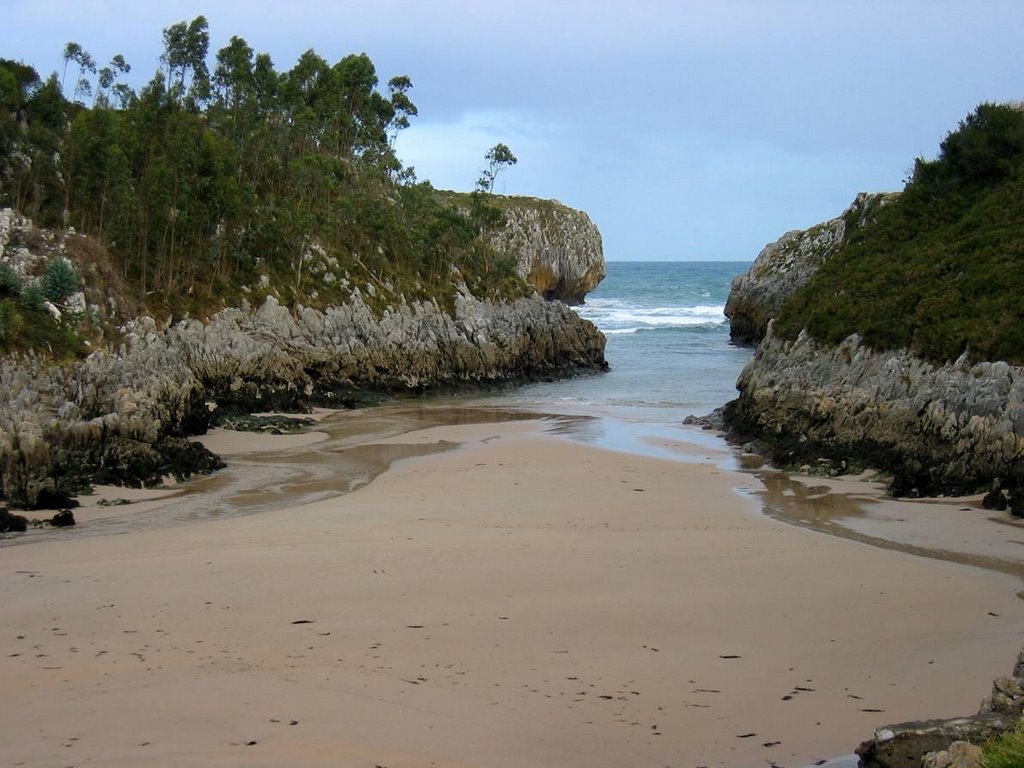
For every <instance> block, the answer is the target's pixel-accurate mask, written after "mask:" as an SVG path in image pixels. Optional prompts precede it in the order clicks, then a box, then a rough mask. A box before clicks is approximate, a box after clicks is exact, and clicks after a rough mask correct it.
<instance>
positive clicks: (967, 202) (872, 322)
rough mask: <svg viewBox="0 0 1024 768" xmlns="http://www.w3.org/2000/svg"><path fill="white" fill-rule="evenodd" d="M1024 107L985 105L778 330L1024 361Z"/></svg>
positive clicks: (939, 354)
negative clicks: (1022, 278)
mask: <svg viewBox="0 0 1024 768" xmlns="http://www.w3.org/2000/svg"><path fill="white" fill-rule="evenodd" d="M1022 274H1024V111H1021V110H1020V109H1017V108H1015V107H1008V106H994V105H982V106H980V107H978V109H977V111H976V112H975V113H974V114H973V115H971V116H969V117H968V118H967V119H966V120H964V121H963V122H962V123H961V124H960V127H959V129H958V130H957V131H954V132H953V133H951V134H950V135H949V136H948V137H947V138H946V140H945V141H943V143H942V147H941V152H940V154H939V157H938V158H937V159H936V160H933V161H927V162H926V161H922V160H919V161H918V163H917V166H916V169H915V172H914V176H913V178H912V179H911V180H910V181H909V182H908V184H907V187H906V189H905V190H904V192H903V194H902V195H901V196H900V197H899V198H897V199H896V200H895V201H894V202H892V203H890V204H889V205H887V206H885V207H884V208H882V209H881V210H880V211H879V212H878V214H877V216H876V217H875V218H874V219H873V220H872V221H871V222H870V223H869V224H867V225H865V226H864V227H863V228H862V229H861V230H859V231H857V232H856V233H854V234H853V235H852V236H851V238H850V240H849V241H848V242H847V243H846V244H844V245H843V247H842V248H841V249H840V250H839V252H838V253H837V254H836V255H835V256H834V257H833V258H832V259H831V260H830V261H829V262H827V263H826V264H825V265H823V266H822V268H821V269H820V270H819V271H818V272H817V273H816V274H815V275H814V276H813V277H812V278H811V280H809V281H808V282H807V283H806V284H805V285H804V286H803V287H802V288H801V289H800V290H798V291H796V292H795V293H794V294H793V296H792V297H791V298H790V299H789V300H788V301H787V302H786V304H785V305H784V306H783V308H782V311H781V313H780V316H779V319H778V322H777V324H776V331H777V332H779V333H780V334H781V335H783V336H785V337H788V338H793V337H795V336H796V335H797V334H798V333H799V332H800V330H801V329H802V328H806V329H807V330H808V331H809V332H810V334H811V335H812V336H813V337H814V338H816V339H818V340H819V341H823V342H825V343H829V344H836V343H838V342H840V341H841V340H842V339H844V338H846V337H847V336H849V335H850V334H852V333H854V332H856V333H860V334H861V335H862V336H863V338H864V341H865V342H866V343H867V344H868V345H870V346H871V347H874V348H875V349H893V348H899V347H903V348H908V349H910V350H912V351H913V352H915V353H916V354H918V355H920V356H921V357H924V358H926V359H929V360H932V361H934V362H938V363H942V362H945V361H948V360H955V359H956V358H958V357H959V356H960V355H961V354H963V353H964V352H965V351H966V352H969V354H970V357H971V359H972V361H977V360H1006V361H1008V362H1011V363H1017V364H1020V363H1024V290H1022V287H1024V286H1022V283H1021V281H1020V276H1021V275H1022Z"/></svg>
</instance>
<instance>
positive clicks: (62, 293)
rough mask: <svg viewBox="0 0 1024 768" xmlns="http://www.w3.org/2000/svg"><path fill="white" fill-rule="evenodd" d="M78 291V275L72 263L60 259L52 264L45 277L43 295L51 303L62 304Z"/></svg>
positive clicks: (48, 267)
mask: <svg viewBox="0 0 1024 768" xmlns="http://www.w3.org/2000/svg"><path fill="white" fill-rule="evenodd" d="M77 290H78V275H77V274H76V273H75V268H74V267H73V266H71V262H70V261H68V260H67V259H65V258H63V257H58V258H56V259H54V260H53V261H51V262H50V264H49V266H47V268H46V274H45V275H44V276H43V294H44V295H45V296H46V298H48V299H49V300H50V301H56V302H62V301H64V299H66V298H67V297H68V296H70V295H71V294H72V293H74V292H75V291H77Z"/></svg>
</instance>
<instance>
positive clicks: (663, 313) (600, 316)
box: [579, 299, 725, 333]
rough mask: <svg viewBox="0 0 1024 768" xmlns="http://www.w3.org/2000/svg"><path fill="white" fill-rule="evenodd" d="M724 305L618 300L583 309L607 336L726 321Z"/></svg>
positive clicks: (596, 300) (596, 303) (590, 303)
mask: <svg viewBox="0 0 1024 768" xmlns="http://www.w3.org/2000/svg"><path fill="white" fill-rule="evenodd" d="M724 309H725V307H723V306H720V305H698V306H694V307H641V306H637V305H635V304H628V303H626V302H622V301H617V300H615V299H603V300H600V299H595V300H593V301H592V302H588V303H587V304H585V305H583V307H581V308H579V312H580V314H581V315H582V316H583V317H585V318H587V319H588V320H591V321H593V323H594V324H595V325H597V327H598V328H600V329H601V330H602V331H604V332H605V333H636V332H637V331H641V330H650V329H654V328H685V327H689V326H696V325H715V324H719V323H724V322H725V315H724V314H723V310H724Z"/></svg>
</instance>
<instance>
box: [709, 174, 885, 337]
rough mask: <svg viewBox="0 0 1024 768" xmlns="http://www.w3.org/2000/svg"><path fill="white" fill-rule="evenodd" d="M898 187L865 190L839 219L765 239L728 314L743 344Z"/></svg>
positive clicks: (759, 333) (735, 289) (734, 291)
mask: <svg viewBox="0 0 1024 768" xmlns="http://www.w3.org/2000/svg"><path fill="white" fill-rule="evenodd" d="M896 194H897V193H892V192H887V193H874V194H869V193H866V192H862V193H860V194H859V195H857V197H856V198H855V199H854V201H853V203H851V204H850V207H849V208H847V209H846V210H845V211H843V213H842V214H840V215H839V216H837V217H836V218H834V219H829V220H828V221H826V222H823V223H821V224H818V225H816V226H813V227H811V228H810V229H804V230H793V231H791V232H787V233H786V234H784V235H783V236H782V237H780V238H779V239H778V240H776V241H775V242H774V243H769V244H768V245H766V246H765V247H764V248H763V249H762V251H761V253H759V254H758V256H757V258H756V259H755V260H754V263H753V265H752V266H751V267H750V270H749V271H748V272H746V273H745V274H742V275H739V276H738V277H736V278H735V279H734V280H733V282H732V288H731V290H730V291H729V298H728V300H727V301H726V304H725V315H726V317H728V318H729V335H730V337H731V338H732V340H733V341H735V342H737V343H739V344H756V343H757V342H759V341H760V340H761V339H762V338H763V337H764V334H765V331H766V329H767V327H768V321H769V320H771V319H772V318H774V317H778V314H779V310H780V309H781V308H782V304H783V303H784V302H785V301H786V299H788V298H789V297H790V296H791V295H792V294H793V292H794V291H795V290H796V289H797V288H799V287H800V286H802V285H803V284H804V283H806V282H807V281H808V280H809V279H810V277H811V275H813V274H814V273H815V272H816V271H817V270H818V268H819V267H821V265H822V264H824V263H825V262H826V261H828V260H829V259H831V258H832V257H833V256H834V255H835V254H836V252H837V251H838V250H839V247H840V246H841V245H842V244H843V243H844V242H846V240H847V239H848V238H849V236H850V234H851V233H853V232H854V231H856V230H857V229H858V228H859V227H862V226H863V225H864V224H865V222H867V221H870V220H871V218H872V216H873V214H874V213H875V211H877V210H878V209H879V207H880V206H883V205H885V204H886V203H888V202H890V201H891V200H893V199H894V198H895V196H896Z"/></svg>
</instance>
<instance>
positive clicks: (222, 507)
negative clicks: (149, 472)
mask: <svg viewBox="0 0 1024 768" xmlns="http://www.w3.org/2000/svg"><path fill="white" fill-rule="evenodd" d="M531 421H532V422H537V423H538V424H540V425H542V426H543V429H544V431H546V432H547V433H549V434H552V435H556V436H559V437H563V438H566V439H569V440H573V441H576V442H580V443H586V444H589V445H593V446H596V447H599V448H605V449H610V450H616V451H620V452H626V453H632V454H637V455H643V456H651V457H655V458H662V459H671V460H675V461H682V462H687V463H691V462H708V463H713V464H716V465H717V466H718V467H719V468H721V469H730V470H732V469H740V470H744V471H747V472H749V473H751V474H753V475H754V476H756V477H757V478H758V480H759V481H760V483H761V485H762V486H763V490H759V491H756V492H754V495H755V496H756V497H758V498H759V500H760V502H761V506H762V511H763V512H764V514H767V515H768V516H770V517H773V518H775V519H777V520H780V521H783V522H786V523H790V524H793V525H798V526H802V527H805V528H812V529H814V530H817V531H821V532H824V533H829V534H832V535H836V536H842V537H845V538H848V539H853V540H856V541H860V542H863V543H865V544H870V545H873V546H876V547H882V548H885V549H893V550H899V551H902V552H907V553H910V554H915V555H919V556H923V557H930V558H937V559H941V560H948V561H951V562H955V563H962V564H966V565H973V566H979V567H982V568H987V569H991V570H994V571H999V572H1002V573H1007V574H1011V575H1014V576H1018V577H1024V541H1021V540H1019V539H1024V531H1018V530H1016V529H1015V528H1011V527H1009V526H996V525H994V524H992V523H989V522H988V521H982V520H978V519H977V514H974V515H973V516H972V519H970V520H965V521H963V524H961V522H960V521H959V520H956V519H953V518H950V516H949V509H950V505H949V503H943V504H938V505H935V506H934V507H932V510H937V509H938V508H939V507H940V506H941V507H943V509H942V512H943V513H944V514H945V515H946V516H945V518H943V521H942V522H941V523H939V522H937V521H936V520H935V519H934V517H935V514H938V513H937V512H936V513H935V514H932V513H931V512H930V511H929V510H928V508H927V502H914V503H908V502H899V501H896V500H892V499H886V498H884V497H883V496H882V494H881V493H880V492H879V491H878V489H877V488H875V487H873V486H871V485H869V484H867V483H863V484H858V483H851V482H849V481H847V482H845V483H839V484H837V483H836V482H834V481H832V482H831V484H830V481H828V480H820V481H818V480H816V479H814V478H805V477H794V476H790V475H787V474H786V473H784V472H781V471H778V470H774V469H770V468H768V467H766V466H764V464H763V462H762V460H761V459H760V458H758V457H755V456H749V455H743V456H737V454H735V453H734V452H733V451H731V450H730V449H729V447H728V446H727V445H726V443H725V442H724V440H722V439H721V438H720V437H718V436H716V435H714V434H711V433H708V432H704V431H702V430H699V429H693V428H688V427H681V426H672V425H663V424H654V423H649V422H633V421H625V420H621V419H615V418H611V417H607V416H595V415H586V414H571V415H570V414H551V413H545V412H541V411H534V412H531V411H529V410H513V409H506V408H498V407H487V406H479V405H472V406H464V405H458V404H454V405H453V404H449V403H444V402H442V403H438V402H416V403H409V402H404V403H401V402H400V403H393V404H389V405H382V406H378V407H374V408H369V409H365V410H357V411H337V412H331V413H329V414H328V415H326V416H324V417H323V418H322V419H321V420H320V421H319V423H317V424H316V425H315V426H313V427H311V430H315V432H316V433H320V434H322V436H323V439H321V440H319V441H316V442H308V441H306V442H293V443H292V444H291V445H290V446H289V444H288V442H287V441H286V440H281V441H279V442H277V443H275V442H273V438H270V439H269V440H270V441H269V442H268V438H267V436H265V435H260V436H259V438H258V439H257V438H256V437H255V436H253V438H252V439H251V440H248V439H247V433H230V432H229V433H221V435H220V436H219V437H220V438H226V442H225V440H221V441H220V444H230V445H233V446H234V449H232V450H227V451H226V452H225V453H224V457H225V458H226V460H227V462H228V467H227V469H225V470H222V471H221V472H218V473H216V474H215V475H212V476H210V477H205V478H199V479H196V480H193V481H191V482H189V483H186V484H183V485H182V486H181V490H180V492H178V493H177V494H173V495H170V496H165V497H164V498H162V499H160V500H159V502H148V503H143V504H138V505H136V504H131V505H129V506H126V507H124V510H125V512H126V513H127V514H116V515H110V516H109V517H100V518H99V519H94V520H90V521H89V522H88V524H86V525H81V526H78V527H77V528H74V529H62V530H54V529H50V528H39V529H30V531H29V532H28V533H27V534H23V535H18V536H15V537H12V538H8V539H4V540H0V546H3V545H11V544H16V543H28V542H32V541H39V540H43V539H46V540H51V539H53V538H71V537H81V536H95V535H109V534H119V533H127V532H130V531H138V530H144V529H150V528H166V527H171V526H177V525H182V524H186V523H189V522H194V521H197V520H205V519H214V518H224V517H234V516H241V515H250V514H255V513H259V512H265V511H269V510H275V509H286V508H289V507H293V506H298V505H302V504H306V503H309V502H313V501H319V500H322V499H327V498H332V497H335V496H340V495H343V494H346V493H350V492H352V491H355V490H357V489H359V488H361V487H363V486H365V485H367V484H369V483H370V482H372V481H373V480H374V478H376V477H378V476H379V475H380V474H381V473H383V472H385V471H386V470H387V469H388V468H390V467H391V466H393V465H394V464H395V463H396V462H400V461H403V460H405V459H411V458H416V457H421V456H428V455H431V454H435V453H440V452H443V451H450V450H454V449H457V448H459V447H460V445H461V443H460V442H459V441H458V440H457V439H456V440H443V439H437V438H436V437H431V438H429V439H425V438H423V437H422V436H419V437H416V436H413V434H412V433H416V432H419V431H420V430H425V429H428V428H432V427H442V426H444V427H459V426H467V425H483V424H499V423H509V422H522V423H525V422H531ZM277 446H283V447H280V448H278V447H277ZM218 450H222V449H218ZM837 485H842V489H840V488H839V487H836V486H837ZM741 492H743V493H747V494H749V493H750V492H749V491H741ZM86 499H87V497H86ZM900 505H903V506H900ZM129 507H130V508H131V509H130V512H129ZM961 507H962V505H961ZM893 509H896V510H897V512H896V513H893ZM908 511H909V514H908V513H907V512H908ZM960 511H962V512H976V510H973V509H962V508H961V510H960ZM912 517H913V518H914V519H910V518H912ZM958 526H959V527H958ZM947 529H948V530H950V531H952V532H953V535H950V534H948V533H940V534H936V531H937V530H940V531H945V530H947ZM1004 530H1008V531H1009V532H1010V534H1009V535H1010V536H1011V538H1007V536H1005V535H1002V531H1004ZM964 531H967V533H963V532H964ZM993 531H995V533H993ZM961 534H963V535H962V537H960V536H961ZM957 537H960V538H957ZM1013 537H1016V538H1013Z"/></svg>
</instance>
